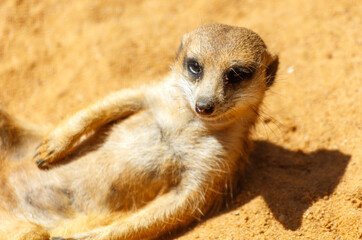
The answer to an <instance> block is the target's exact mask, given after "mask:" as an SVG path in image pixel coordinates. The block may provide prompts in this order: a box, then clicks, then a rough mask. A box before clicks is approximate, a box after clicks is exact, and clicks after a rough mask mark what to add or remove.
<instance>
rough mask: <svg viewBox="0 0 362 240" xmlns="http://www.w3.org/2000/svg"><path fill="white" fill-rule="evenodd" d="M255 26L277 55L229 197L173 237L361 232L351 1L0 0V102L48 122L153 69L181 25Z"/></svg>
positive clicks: (361, 90)
mask: <svg viewBox="0 0 362 240" xmlns="http://www.w3.org/2000/svg"><path fill="white" fill-rule="evenodd" d="M208 22H221V23H226V24H231V25H239V26H245V27H248V28H251V29H253V30H254V31H256V32H258V33H259V34H260V35H261V36H262V38H263V39H264V40H265V42H266V43H267V45H268V46H269V48H270V49H271V51H273V52H276V53H278V54H279V56H280V62H281V66H280V70H279V75H278V78H277V83H276V85H275V86H274V87H273V88H272V89H271V91H270V92H269V93H268V96H267V98H266V100H265V105H264V108H263V114H262V117H261V121H260V123H259V124H258V126H257V128H256V131H255V134H254V139H255V141H256V143H255V151H254V153H253V154H252V156H251V160H252V163H251V164H250V166H248V168H247V169H246V172H245V174H244V175H241V179H242V184H241V191H240V193H239V194H238V196H235V200H234V203H233V204H231V205H230V206H229V207H228V208H226V209H224V210H223V211H221V212H219V213H218V214H217V215H215V216H212V217H210V218H208V219H207V220H206V221H203V222H201V223H198V224H196V225H195V226H193V227H190V228H189V229H185V231H184V232H182V233H180V234H178V235H177V237H176V238H179V239H335V240H341V239H362V151H361V150H362V147H361V145H362V2H361V1H360V0H355V1H352V0H351V1H347V0H338V1H337V0H330V1H328V0H325V1H319V0H316V1H315V0H304V1H296V0H295V1H292V0H285V1H282V0H275V1H268V0H260V1H253V0H245V1H237V0H228V1H221V0H200V1H192V0H184V1H182V3H181V1H170V0H167V1H166V0H163V1H142V0H133V1H116V0H107V1H100V0H99V1H90V0H89V1H86V0H74V1H65V0H64V1H61V0H58V1H55V0H47V1H37V0H33V1H31V0H23V1H22V0H18V1H7V0H2V1H0V103H1V104H2V105H3V106H4V107H5V108H6V109H7V110H8V111H9V112H10V113H11V114H16V115H18V116H20V117H22V118H24V119H27V120H29V121H32V122H35V123H39V124H48V123H51V124H56V123H58V122H59V121H61V120H62V119H64V118H66V117H67V116H70V115H71V114H72V113H74V112H75V111H77V110H79V109H80V108H82V107H84V106H86V105H88V104H89V103H90V102H93V101H96V100H97V99H99V98H101V97H103V96H105V95H106V94H107V93H109V92H111V91H115V90H118V89H120V88H124V87H128V86H132V85H137V84H140V83H144V82H148V81H154V80H157V79H160V78H161V77H162V76H163V75H164V74H165V73H166V72H167V71H168V70H169V66H170V65H171V62H172V60H173V58H174V56H175V52H176V49H177V47H178V45H179V43H180V39H181V37H182V34H183V33H185V32H188V31H191V30H192V29H194V28H196V27H197V26H199V25H201V24H203V23H208Z"/></svg>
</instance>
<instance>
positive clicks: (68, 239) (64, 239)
mask: <svg viewBox="0 0 362 240" xmlns="http://www.w3.org/2000/svg"><path fill="white" fill-rule="evenodd" d="M50 240H75V239H74V238H66V237H52V238H51V239H50Z"/></svg>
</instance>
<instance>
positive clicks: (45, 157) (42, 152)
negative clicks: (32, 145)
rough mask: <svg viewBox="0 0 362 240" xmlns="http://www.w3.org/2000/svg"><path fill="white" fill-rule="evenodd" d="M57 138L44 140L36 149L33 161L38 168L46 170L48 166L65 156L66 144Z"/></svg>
mask: <svg viewBox="0 0 362 240" xmlns="http://www.w3.org/2000/svg"><path fill="white" fill-rule="evenodd" d="M54 139H57V138H45V139H44V140H43V141H42V142H41V143H40V144H39V145H38V147H37V149H36V153H35V155H34V157H33V161H34V162H35V164H36V165H38V167H39V168H43V169H44V168H48V167H49V166H50V164H52V163H54V162H56V161H57V160H58V159H60V158H62V157H64V156H65V155H66V146H68V144H67V143H63V142H62V141H60V140H54Z"/></svg>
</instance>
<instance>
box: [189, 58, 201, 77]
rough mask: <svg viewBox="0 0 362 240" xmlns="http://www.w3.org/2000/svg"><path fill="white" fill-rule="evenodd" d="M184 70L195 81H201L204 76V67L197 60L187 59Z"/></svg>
mask: <svg viewBox="0 0 362 240" xmlns="http://www.w3.org/2000/svg"><path fill="white" fill-rule="evenodd" d="M184 68H185V70H186V71H187V72H188V75H189V76H190V77H191V79H192V80H193V81H195V80H201V78H202V75H203V67H202V66H201V64H200V63H199V62H198V61H197V60H196V59H193V58H185V60H184Z"/></svg>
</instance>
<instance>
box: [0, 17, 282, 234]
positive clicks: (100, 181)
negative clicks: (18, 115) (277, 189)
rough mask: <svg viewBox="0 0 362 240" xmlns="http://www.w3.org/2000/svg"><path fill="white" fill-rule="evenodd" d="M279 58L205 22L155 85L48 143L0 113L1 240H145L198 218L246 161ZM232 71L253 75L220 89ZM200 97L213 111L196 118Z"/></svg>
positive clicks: (256, 41)
mask: <svg viewBox="0 0 362 240" xmlns="http://www.w3.org/2000/svg"><path fill="white" fill-rule="evenodd" d="M185 56H191V57H193V58H195V59H197V61H199V63H200V64H201V65H202V66H203V70H204V72H203V77H202V79H199V80H198V81H194V80H192V79H190V78H189V75H188V73H187V69H185V67H184V64H183V62H184V58H185ZM275 61H277V57H275V56H273V55H271V54H270V53H269V52H268V51H267V49H266V46H265V44H264V43H263V41H262V40H261V39H260V38H259V37H258V35H256V34H255V33H253V32H252V31H250V30H247V29H244V28H238V27H231V26H226V25H221V24H207V25H204V26H202V27H200V28H198V29H196V30H195V31H193V32H191V33H189V34H186V35H185V36H184V38H183V47H182V48H181V49H180V52H179V53H178V56H177V58H176V60H175V63H174V65H173V67H172V72H171V73H170V74H169V75H168V76H166V78H165V80H164V81H163V82H162V83H160V84H157V85H155V86H143V87H140V88H138V89H129V90H123V91H120V92H115V93H113V94H111V95H110V96H108V97H106V98H105V99H103V100H100V101H99V102H97V103H95V104H94V105H92V106H90V107H89V108H86V109H84V110H82V111H80V112H78V113H76V114H75V115H74V116H73V117H71V118H70V119H68V120H67V121H65V122H63V123H62V124H61V125H59V126H58V127H57V128H55V129H53V130H51V131H50V132H49V133H48V134H46V135H45V137H42V136H43V134H42V132H41V131H35V130H31V129H34V128H33V127H31V126H28V125H24V124H19V123H18V122H17V121H16V120H14V119H13V118H12V117H11V116H9V115H8V114H6V113H5V111H4V110H0V130H1V131H0V137H1V138H0V140H1V142H0V143H1V145H0V146H1V155H0V157H1V158H0V161H1V162H0V163H1V165H0V167H1V175H0V187H1V188H0V222H1V223H2V224H1V226H0V239H49V237H50V236H51V237H56V236H63V237H66V239H97V240H98V239H104V240H106V239H149V238H157V237H158V236H160V235H162V234H165V233H167V232H170V231H173V230H175V229H177V228H179V227H181V226H185V225H187V224H189V223H191V222H192V221H194V220H195V219H200V218H201V217H202V216H203V215H204V214H205V213H206V212H208V211H209V210H210V209H211V208H212V207H213V206H215V205H217V204H219V203H220V202H221V201H222V199H223V198H224V197H225V194H226V193H227V192H229V191H230V189H231V188H233V185H234V184H235V182H236V179H237V176H238V174H240V171H242V169H243V167H244V164H245V163H246V162H247V159H248V155H249V152H250V149H251V143H250V139H249V132H250V130H251V128H252V126H253V125H254V124H255V121H256V119H257V117H258V108H259V105H260V104H261V102H262V100H263V97H264V93H265V91H266V89H267V84H266V80H267V79H268V78H270V77H273V78H274V75H275V72H276V69H275V70H274V71H272V72H273V76H266V69H267V67H268V66H270V64H271V63H272V62H274V63H275ZM235 64H239V65H245V66H246V67H247V66H250V64H252V65H253V66H254V67H255V74H254V75H253V78H252V79H249V80H246V81H241V82H240V84H239V85H233V86H230V85H228V84H227V83H225V81H224V78H223V77H222V76H223V75H222V73H223V72H224V71H225V70H227V69H229V68H230V67H231V66H233V65H235ZM274 65H275V64H274ZM276 65H277V64H276ZM200 96H202V97H205V98H208V99H211V100H212V101H213V102H214V103H215V111H214V112H213V113H212V114H210V115H209V116H201V115H199V114H198V113H197V112H196V111H195V110H194V109H195V103H196V101H197V100H198V98H199V97H200ZM39 143H40V145H39V147H38V149H37V151H36V152H33V149H34V148H35V146H36V145H38V144H39ZM34 153H35V156H34V159H33V161H31V159H32V157H31V155H32V154H34ZM34 162H36V163H37V164H38V165H39V167H41V168H43V169H39V168H38V166H36V164H34ZM44 168H48V170H46V169H44Z"/></svg>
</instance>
